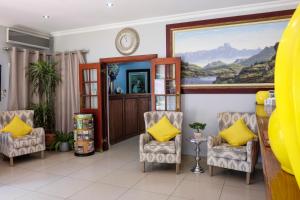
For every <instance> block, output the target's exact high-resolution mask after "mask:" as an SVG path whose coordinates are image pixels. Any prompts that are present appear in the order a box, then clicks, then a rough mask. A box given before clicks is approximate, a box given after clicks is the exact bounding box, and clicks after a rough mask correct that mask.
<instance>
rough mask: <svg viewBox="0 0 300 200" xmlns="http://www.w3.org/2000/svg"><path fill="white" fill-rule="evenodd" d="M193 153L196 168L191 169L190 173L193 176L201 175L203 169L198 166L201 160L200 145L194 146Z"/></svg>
mask: <svg viewBox="0 0 300 200" xmlns="http://www.w3.org/2000/svg"><path fill="white" fill-rule="evenodd" d="M195 151H196V158H195V160H196V166H195V167H193V169H191V171H192V172H193V173H195V174H199V173H203V172H204V169H203V168H202V167H201V166H200V160H201V158H200V143H197V144H196V149H195Z"/></svg>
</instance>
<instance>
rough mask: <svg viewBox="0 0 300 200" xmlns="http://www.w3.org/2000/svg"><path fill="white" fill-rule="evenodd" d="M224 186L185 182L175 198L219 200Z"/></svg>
mask: <svg viewBox="0 0 300 200" xmlns="http://www.w3.org/2000/svg"><path fill="white" fill-rule="evenodd" d="M222 187H223V184H218V183H213V182H205V181H203V182H195V181H187V180H183V181H182V182H181V183H180V184H179V185H178V187H176V190H175V191H174V192H173V193H172V195H173V196H176V197H183V198H187V199H200V198H201V200H218V199H219V197H220V194H221V191H222Z"/></svg>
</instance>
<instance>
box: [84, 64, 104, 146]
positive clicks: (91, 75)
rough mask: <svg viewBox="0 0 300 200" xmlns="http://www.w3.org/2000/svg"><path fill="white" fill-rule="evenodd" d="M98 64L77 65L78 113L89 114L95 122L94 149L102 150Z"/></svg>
mask: <svg viewBox="0 0 300 200" xmlns="http://www.w3.org/2000/svg"><path fill="white" fill-rule="evenodd" d="M100 75H101V74H100V64H99V63H89V64H80V65H79V84H80V112H81V113H90V114H93V116H94V121H95V131H94V134H95V149H96V150H101V149H102V143H103V142H102V141H103V140H102V139H103V137H102V109H101V103H102V102H101V76H100Z"/></svg>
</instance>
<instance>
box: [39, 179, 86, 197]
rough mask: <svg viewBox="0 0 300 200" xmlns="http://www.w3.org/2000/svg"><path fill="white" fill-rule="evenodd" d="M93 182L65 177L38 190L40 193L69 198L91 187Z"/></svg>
mask: <svg viewBox="0 0 300 200" xmlns="http://www.w3.org/2000/svg"><path fill="white" fill-rule="evenodd" d="M91 184H92V182H90V181H85V180H79V179H73V178H68V177H65V178H63V179H60V180H58V181H55V182H52V183H50V184H48V185H46V186H44V187H41V188H40V189H38V192H41V193H44V194H48V195H53V196H58V197H62V198H67V197H69V196H71V195H72V194H74V193H76V192H79V191H80V190H82V189H84V188H86V187H88V186H89V185H91Z"/></svg>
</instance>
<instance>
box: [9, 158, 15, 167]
mask: <svg viewBox="0 0 300 200" xmlns="http://www.w3.org/2000/svg"><path fill="white" fill-rule="evenodd" d="M9 164H10V166H14V158H13V157H11V158H9Z"/></svg>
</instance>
